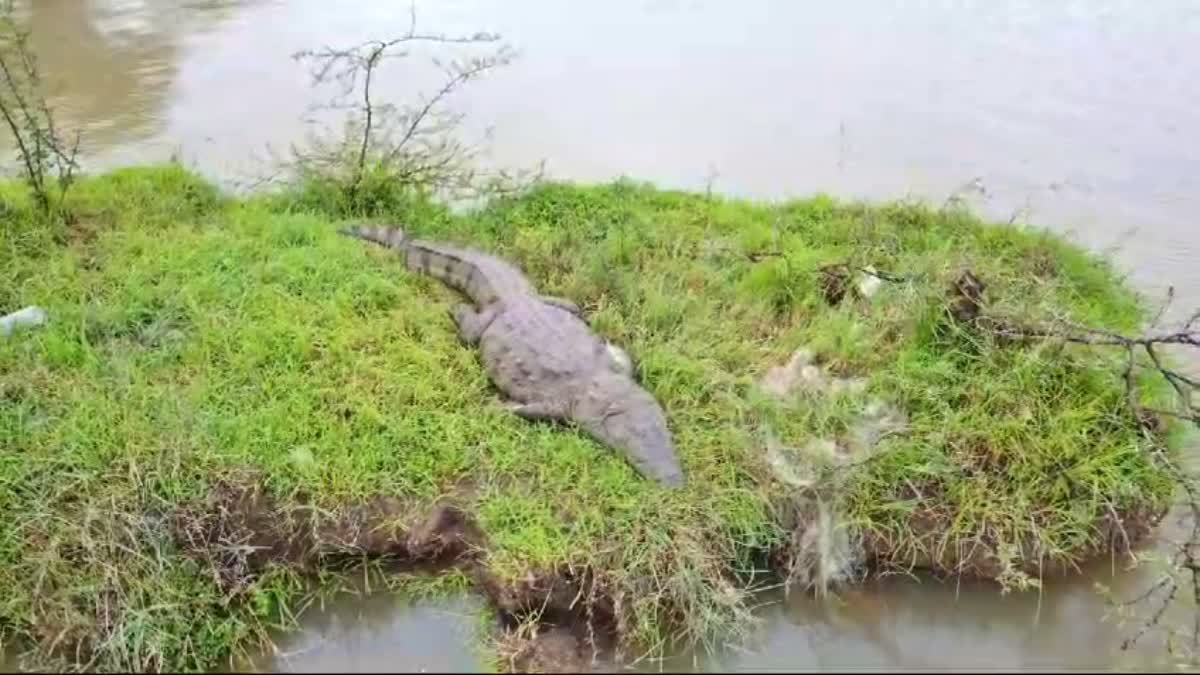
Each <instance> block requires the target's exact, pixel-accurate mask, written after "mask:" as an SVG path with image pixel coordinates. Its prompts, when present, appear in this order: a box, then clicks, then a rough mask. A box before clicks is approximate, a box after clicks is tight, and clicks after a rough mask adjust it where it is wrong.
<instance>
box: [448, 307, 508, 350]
mask: <svg viewBox="0 0 1200 675" xmlns="http://www.w3.org/2000/svg"><path fill="white" fill-rule="evenodd" d="M498 313H499V312H498V308H497V307H496V306H495V305H489V306H487V307H484V308H483V310H481V311H478V312H476V311H475V308H473V307H471V306H470V305H467V304H460V305H455V306H454V309H453V310H451V312H450V315H451V316H452V317H453V318H454V323H455V324H456V325H457V326H458V334H459V336H460V337H462V340H463V342H465V343H467V344H468V345H474V344H476V343H478V342H479V338H480V337H482V336H483V332H484V331H485V330H487V328H488V326H490V325H491V324H492V321H495V319H496V315H497V314H498Z"/></svg>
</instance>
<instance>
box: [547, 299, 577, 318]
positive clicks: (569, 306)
mask: <svg viewBox="0 0 1200 675" xmlns="http://www.w3.org/2000/svg"><path fill="white" fill-rule="evenodd" d="M541 299H542V302H544V303H546V304H547V305H550V306H551V307H557V308H559V309H565V310H567V311H568V312H570V313H572V314H574V315H575V316H582V315H583V310H582V309H579V305H577V304H575V303H573V302H571V301H570V300H567V299H566V298H560V297H558V296H554V295H543V296H541Z"/></svg>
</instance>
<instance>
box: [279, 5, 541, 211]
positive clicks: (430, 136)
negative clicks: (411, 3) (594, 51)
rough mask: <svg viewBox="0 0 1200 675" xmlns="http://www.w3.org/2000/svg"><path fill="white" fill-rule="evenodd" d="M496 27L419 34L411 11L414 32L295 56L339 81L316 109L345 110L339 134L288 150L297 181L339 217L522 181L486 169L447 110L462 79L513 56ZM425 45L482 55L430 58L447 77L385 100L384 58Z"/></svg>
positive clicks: (328, 80) (316, 77)
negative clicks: (379, 86) (379, 84)
mask: <svg viewBox="0 0 1200 675" xmlns="http://www.w3.org/2000/svg"><path fill="white" fill-rule="evenodd" d="M499 41H500V36H499V35H496V34H494V33H485V32H480V33H475V34H473V35H463V36H448V35H444V34H438V33H419V32H417V20H416V12H415V9H414V10H412V11H411V12H410V21H409V27H408V31H407V32H405V33H404V34H403V35H401V36H399V37H395V38H391V39H387V40H370V41H368V42H364V43H362V44H359V45H355V46H352V47H343V48H333V47H323V48H321V49H318V50H305V51H301V52H298V53H296V54H295V55H294V56H293V57H294V58H295V59H296V60H299V61H306V62H309V63H310V64H311V75H312V78H313V84H314V86H315V85H321V84H334V85H336V86H337V87H338V94H337V96H336V97H335V98H334V99H333V100H332V101H330V102H328V103H326V104H322V105H317V106H314V107H313V109H314V111H319V110H342V111H348V114H347V116H346V118H345V119H344V121H343V126H342V128H341V130H340V131H332V132H331V131H330V130H328V129H326V130H323V132H322V133H318V134H314V135H311V136H310V138H309V140H308V143H307V146H305V147H296V146H293V147H292V160H291V162H290V163H287V166H286V168H287V169H290V172H291V173H292V177H293V180H294V184H295V185H298V186H299V187H300V188H301V191H302V192H305V193H307V195H308V196H309V197H313V198H315V199H314V201H317V202H319V203H320V204H321V205H322V206H324V207H326V208H327V209H328V210H332V211H334V212H336V213H338V214H339V215H355V216H369V215H374V214H377V213H381V212H385V211H388V210H389V209H394V208H395V207H397V206H398V205H403V204H405V203H407V202H409V201H411V200H413V199H414V198H423V197H429V196H431V195H436V196H443V197H448V198H461V197H475V196H481V195H487V194H496V193H498V192H503V191H507V190H511V189H513V188H514V187H517V186H519V185H521V184H522V183H523V182H524V180H523V179H525V178H526V177H527V175H526V173H527V172H525V173H520V174H516V175H513V174H509V173H508V172H504V171H500V172H496V173H489V172H484V171H481V170H480V169H479V168H478V166H477V159H478V156H479V152H480V147H479V146H478V145H472V144H469V143H466V142H464V141H462V140H460V139H459V138H458V136H457V132H458V130H459V127H460V125H461V123H462V120H463V115H462V114H460V113H455V112H453V111H451V110H449V109H448V107H447V105H446V104H447V102H448V100H449V98H450V97H451V96H452V95H453V94H454V93H456V92H457V91H459V90H460V89H462V88H463V87H464V86H465V85H467V84H468V83H470V82H473V81H475V80H476V79H478V78H480V77H482V76H484V75H486V74H487V73H488V72H490V71H492V70H494V69H496V68H500V67H502V66H505V65H507V64H508V63H509V62H510V61H511V60H512V58H513V56H514V55H513V52H512V51H511V49H510V48H509V47H508V46H507V45H503V44H499ZM419 45H434V46H458V47H463V48H467V49H468V51H471V50H474V49H476V48H481V47H491V46H495V45H499V46H495V48H494V49H490V50H489V51H486V52H485V53H483V54H476V55H470V56H460V57H456V58H451V59H449V60H443V59H441V58H439V57H436V56H433V57H431V63H432V65H433V66H434V67H435V68H436V69H438V71H439V72H440V73H441V85H440V86H439V87H438V88H437V90H436V91H435V92H434V93H433V94H421V95H419V96H418V97H417V100H415V101H413V102H407V103H400V104H397V103H391V102H387V101H383V100H380V99H379V98H378V97H377V95H376V92H375V89H374V85H375V79H376V76H377V74H378V71H379V68H380V67H381V66H382V65H383V63H384V62H385V61H386V60H388V59H404V58H408V57H411V56H412V55H413V54H412V50H413V49H414V48H416V47H418V46H419Z"/></svg>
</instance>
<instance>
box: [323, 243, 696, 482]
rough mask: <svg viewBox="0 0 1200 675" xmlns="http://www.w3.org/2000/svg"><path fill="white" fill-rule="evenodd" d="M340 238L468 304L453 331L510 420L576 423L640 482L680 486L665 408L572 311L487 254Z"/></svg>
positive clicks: (624, 358)
mask: <svg viewBox="0 0 1200 675" xmlns="http://www.w3.org/2000/svg"><path fill="white" fill-rule="evenodd" d="M341 232H342V234H344V235H346V236H350V237H355V238H358V239H363V240H366V241H370V242H374V243H377V244H380V245H382V246H385V247H388V248H391V249H394V250H396V251H399V252H400V253H401V254H402V255H403V256H404V262H405V265H406V266H407V267H408V268H409V269H410V270H416V271H420V272H423V273H425V274H428V275H430V276H432V277H434V278H436V279H439V280H440V281H442V282H443V283H445V284H446V285H448V286H450V287H452V288H455V289H457V290H459V291H461V292H462V293H464V294H466V295H467V297H469V298H471V300H472V301H474V303H475V307H474V308H473V307H471V306H470V305H465V304H464V305H458V306H457V307H455V308H454V310H453V316H454V321H455V323H456V324H457V325H458V330H459V334H460V335H461V336H462V339H463V340H464V342H466V343H467V344H470V345H478V347H479V350H480V352H481V353H482V355H483V364H484V368H485V369H486V371H487V373H488V377H489V378H491V380H492V382H493V383H494V384H495V385H496V387H497V388H498V389H500V390H501V391H502V392H504V394H506V395H507V396H508V398H509V402H508V404H507V405H508V407H509V409H511V410H512V411H513V412H514V413H515V414H517V415H520V416H521V417H523V418H525V419H529V420H558V421H570V422H573V423H574V424H576V425H578V426H579V427H580V428H581V429H583V430H584V431H586V432H587V433H588V434H589V435H591V436H592V437H593V438H595V439H596V440H597V441H599V442H600V443H603V444H604V445H606V446H608V447H611V448H614V449H616V450H618V451H620V452H621V453H622V454H623V455H624V456H625V457H626V459H628V460H629V462H630V463H631V464H632V465H633V466H634V467H635V468H636V469H637V470H638V471H639V472H640V473H641V474H642V475H643V476H646V477H648V478H652V479H654V480H657V481H658V482H660V483H662V484H663V485H666V486H669V487H682V486H683V485H684V482H685V481H684V476H683V470H682V469H681V468H680V465H679V460H678V458H677V457H676V454H675V447H674V443H673V441H672V440H671V434H670V432H669V431H668V429H667V421H666V417H665V416H664V414H663V411H662V408H661V406H659V404H658V402H657V401H655V400H654V397H653V396H651V395H650V394H649V393H648V392H647V391H646V390H645V389H642V388H641V387H640V386H638V384H637V383H636V382H634V380H633V367H632V363H631V361H630V359H629V355H628V354H627V353H625V351H624V350H622V349H621V348H620V347H617V346H616V345H612V344H610V343H608V342H606V341H604V340H602V339H600V338H599V337H597V336H596V334H595V333H593V332H592V331H591V329H590V328H589V327H588V325H587V323H585V322H584V321H583V319H582V318H580V316H579V314H580V312H579V308H578V307H576V306H575V305H574V303H572V302H570V301H569V300H563V299H561V298H552V297H547V296H542V295H539V294H538V293H537V291H536V290H535V289H534V287H533V285H532V284H530V283H529V280H528V279H526V278H525V275H524V274H522V273H521V271H520V270H518V269H517V268H515V267H513V266H512V265H510V264H508V263H507V262H504V261H503V260H500V259H499V258H496V257H494V256H490V255H487V254H485V253H480V252H478V251H472V250H469V249H460V248H454V247H450V246H443V245H441V244H435V243H432V242H426V241H420V240H416V239H408V238H407V237H406V236H405V235H404V233H403V232H402V231H401V230H398V229H395V228H388V227H362V226H358V227H350V228H347V229H344V230H342V231H341Z"/></svg>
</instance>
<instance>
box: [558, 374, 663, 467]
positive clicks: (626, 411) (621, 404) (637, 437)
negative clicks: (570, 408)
mask: <svg viewBox="0 0 1200 675" xmlns="http://www.w3.org/2000/svg"><path fill="white" fill-rule="evenodd" d="M573 417H574V418H575V421H576V422H577V423H578V424H579V425H580V426H581V427H583V428H584V429H585V430H586V431H587V432H588V433H589V434H590V435H591V436H592V437H593V438H595V439H596V440H597V441H599V442H601V443H603V444H604V445H607V446H609V447H611V448H613V449H615V450H617V451H619V452H621V454H623V455H624V456H625V458H626V459H627V460H628V461H629V463H630V464H632V465H633V466H634V468H635V469H637V470H638V472H639V473H641V474H642V475H643V476H646V477H647V478H651V479H653V480H656V481H658V482H659V483H661V484H662V485H665V486H667V487H673V488H675V487H683V485H684V483H685V480H684V477H683V469H682V468H681V467H680V465H679V458H678V456H677V455H676V454H675V444H674V442H673V441H672V440H671V432H670V431H669V430H668V429H667V419H666V416H665V415H664V414H663V411H662V407H661V406H659V405H658V402H657V401H655V400H654V397H653V396H651V395H650V393H649V392H647V391H646V390H645V389H642V388H641V387H639V386H638V385H637V384H636V383H635V382H634V381H633V380H631V379H630V378H629V377H626V376H623V375H621V374H618V373H604V374H601V375H600V376H598V377H597V378H596V379H595V380H594V381H593V382H592V383H591V386H590V387H588V390H587V392H586V393H585V395H584V396H583V397H582V399H581V400H580V401H579V402H578V403H577V404H576V406H575V408H574V415H573Z"/></svg>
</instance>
